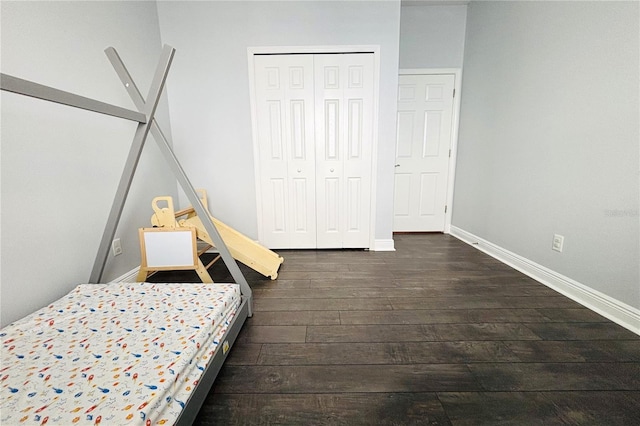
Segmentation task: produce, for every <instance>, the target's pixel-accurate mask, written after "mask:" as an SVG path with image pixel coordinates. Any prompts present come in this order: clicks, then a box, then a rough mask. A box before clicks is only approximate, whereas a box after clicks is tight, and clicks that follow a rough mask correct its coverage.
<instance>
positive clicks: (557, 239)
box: [551, 234, 564, 253]
mask: <svg viewBox="0 0 640 426" xmlns="http://www.w3.org/2000/svg"><path fill="white" fill-rule="evenodd" d="M563 245H564V237H563V236H562V235H558V234H555V235H554V236H553V243H552V244H551V249H552V250H555V251H557V252H560V253H562V246H563Z"/></svg>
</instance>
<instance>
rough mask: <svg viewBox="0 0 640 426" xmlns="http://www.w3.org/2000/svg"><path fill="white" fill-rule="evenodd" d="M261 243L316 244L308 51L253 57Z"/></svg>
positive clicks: (276, 245) (310, 58)
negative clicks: (256, 100) (295, 53)
mask: <svg viewBox="0 0 640 426" xmlns="http://www.w3.org/2000/svg"><path fill="white" fill-rule="evenodd" d="M254 64H255V75H254V78H255V90H256V98H257V99H258V102H257V105H256V109H257V117H256V120H257V130H258V140H259V141H260V146H259V153H260V158H259V159H258V161H259V162H260V167H259V169H260V188H259V190H260V191H261V196H262V216H263V217H262V218H261V221H262V231H263V232H262V233H263V235H262V239H263V241H262V243H263V244H265V245H267V246H268V247H271V248H289V247H296V248H315V247H316V199H315V187H316V183H315V182H316V181H315V176H316V171H315V143H314V104H313V97H314V91H313V86H314V81H313V55H259V56H256V57H255V58H254Z"/></svg>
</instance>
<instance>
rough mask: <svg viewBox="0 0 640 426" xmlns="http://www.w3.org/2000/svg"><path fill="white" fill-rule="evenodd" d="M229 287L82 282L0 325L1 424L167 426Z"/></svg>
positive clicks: (209, 342)
mask: <svg viewBox="0 0 640 426" xmlns="http://www.w3.org/2000/svg"><path fill="white" fill-rule="evenodd" d="M240 302H241V294H240V288H239V286H238V285H237V284H152V283H119V284H82V285H79V286H78V287H76V288H75V289H74V290H72V291H71V292H70V293H69V294H67V295H66V296H64V297H63V298H61V299H59V300H58V301H56V302H54V303H52V304H51V305H49V306H47V307H45V308H43V309H41V310H39V311H37V312H35V313H33V314H31V315H29V316H27V317H25V318H24V319H22V320H19V321H17V322H15V323H13V324H11V325H9V326H7V327H5V328H4V329H2V330H0V341H1V342H2V364H1V365H0V384H1V392H2V398H1V399H0V424H2V425H10V424H39V425H44V424H63V425H74V424H92V425H98V424H104V425H116V424H117V425H125V424H142V425H150V424H159V425H163V424H168V425H171V424H173V423H174V422H175V420H176V419H177V418H178V416H179V415H180V412H181V411H182V409H183V408H184V406H185V404H186V402H187V400H188V399H189V396H190V395H191V393H192V392H193V390H194V389H195V387H196V385H197V384H198V380H199V378H200V376H201V375H202V373H203V372H204V370H205V368H206V366H207V365H208V362H209V360H210V359H211V358H212V356H213V354H214V353H215V351H216V350H217V349H218V347H220V346H221V345H220V339H221V337H222V336H223V335H224V333H225V332H226V330H227V328H228V326H229V323H230V321H231V320H232V318H233V316H234V315H235V311H236V309H237V308H238V307H239V306H240Z"/></svg>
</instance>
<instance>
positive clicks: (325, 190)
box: [314, 54, 374, 248]
mask: <svg viewBox="0 0 640 426" xmlns="http://www.w3.org/2000/svg"><path fill="white" fill-rule="evenodd" d="M314 66H315V117H316V122H315V128H316V203H317V206H316V208H317V247H318V248H343V247H344V248H366V247H369V231H370V217H371V173H372V165H371V155H372V144H373V93H374V90H373V89H374V81H373V77H374V73H373V67H374V58H373V54H328V55H315V57H314Z"/></svg>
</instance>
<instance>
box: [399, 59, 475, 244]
mask: <svg viewBox="0 0 640 426" xmlns="http://www.w3.org/2000/svg"><path fill="white" fill-rule="evenodd" d="M398 74H399V75H441V74H453V76H454V83H453V90H454V91H455V92H454V93H455V96H454V97H453V111H452V114H451V156H450V157H449V176H448V178H447V201H446V203H447V204H446V206H447V211H446V213H445V215H444V233H445V234H450V233H451V217H452V212H453V191H454V183H455V177H456V158H457V153H458V129H459V127H460V126H459V124H460V98H461V97H462V69H461V68H403V69H400V70H399V71H398ZM397 144H398V141H397V139H396V147H397ZM396 152H397V151H396ZM394 161H395V160H394ZM394 175H395V174H394Z"/></svg>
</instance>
